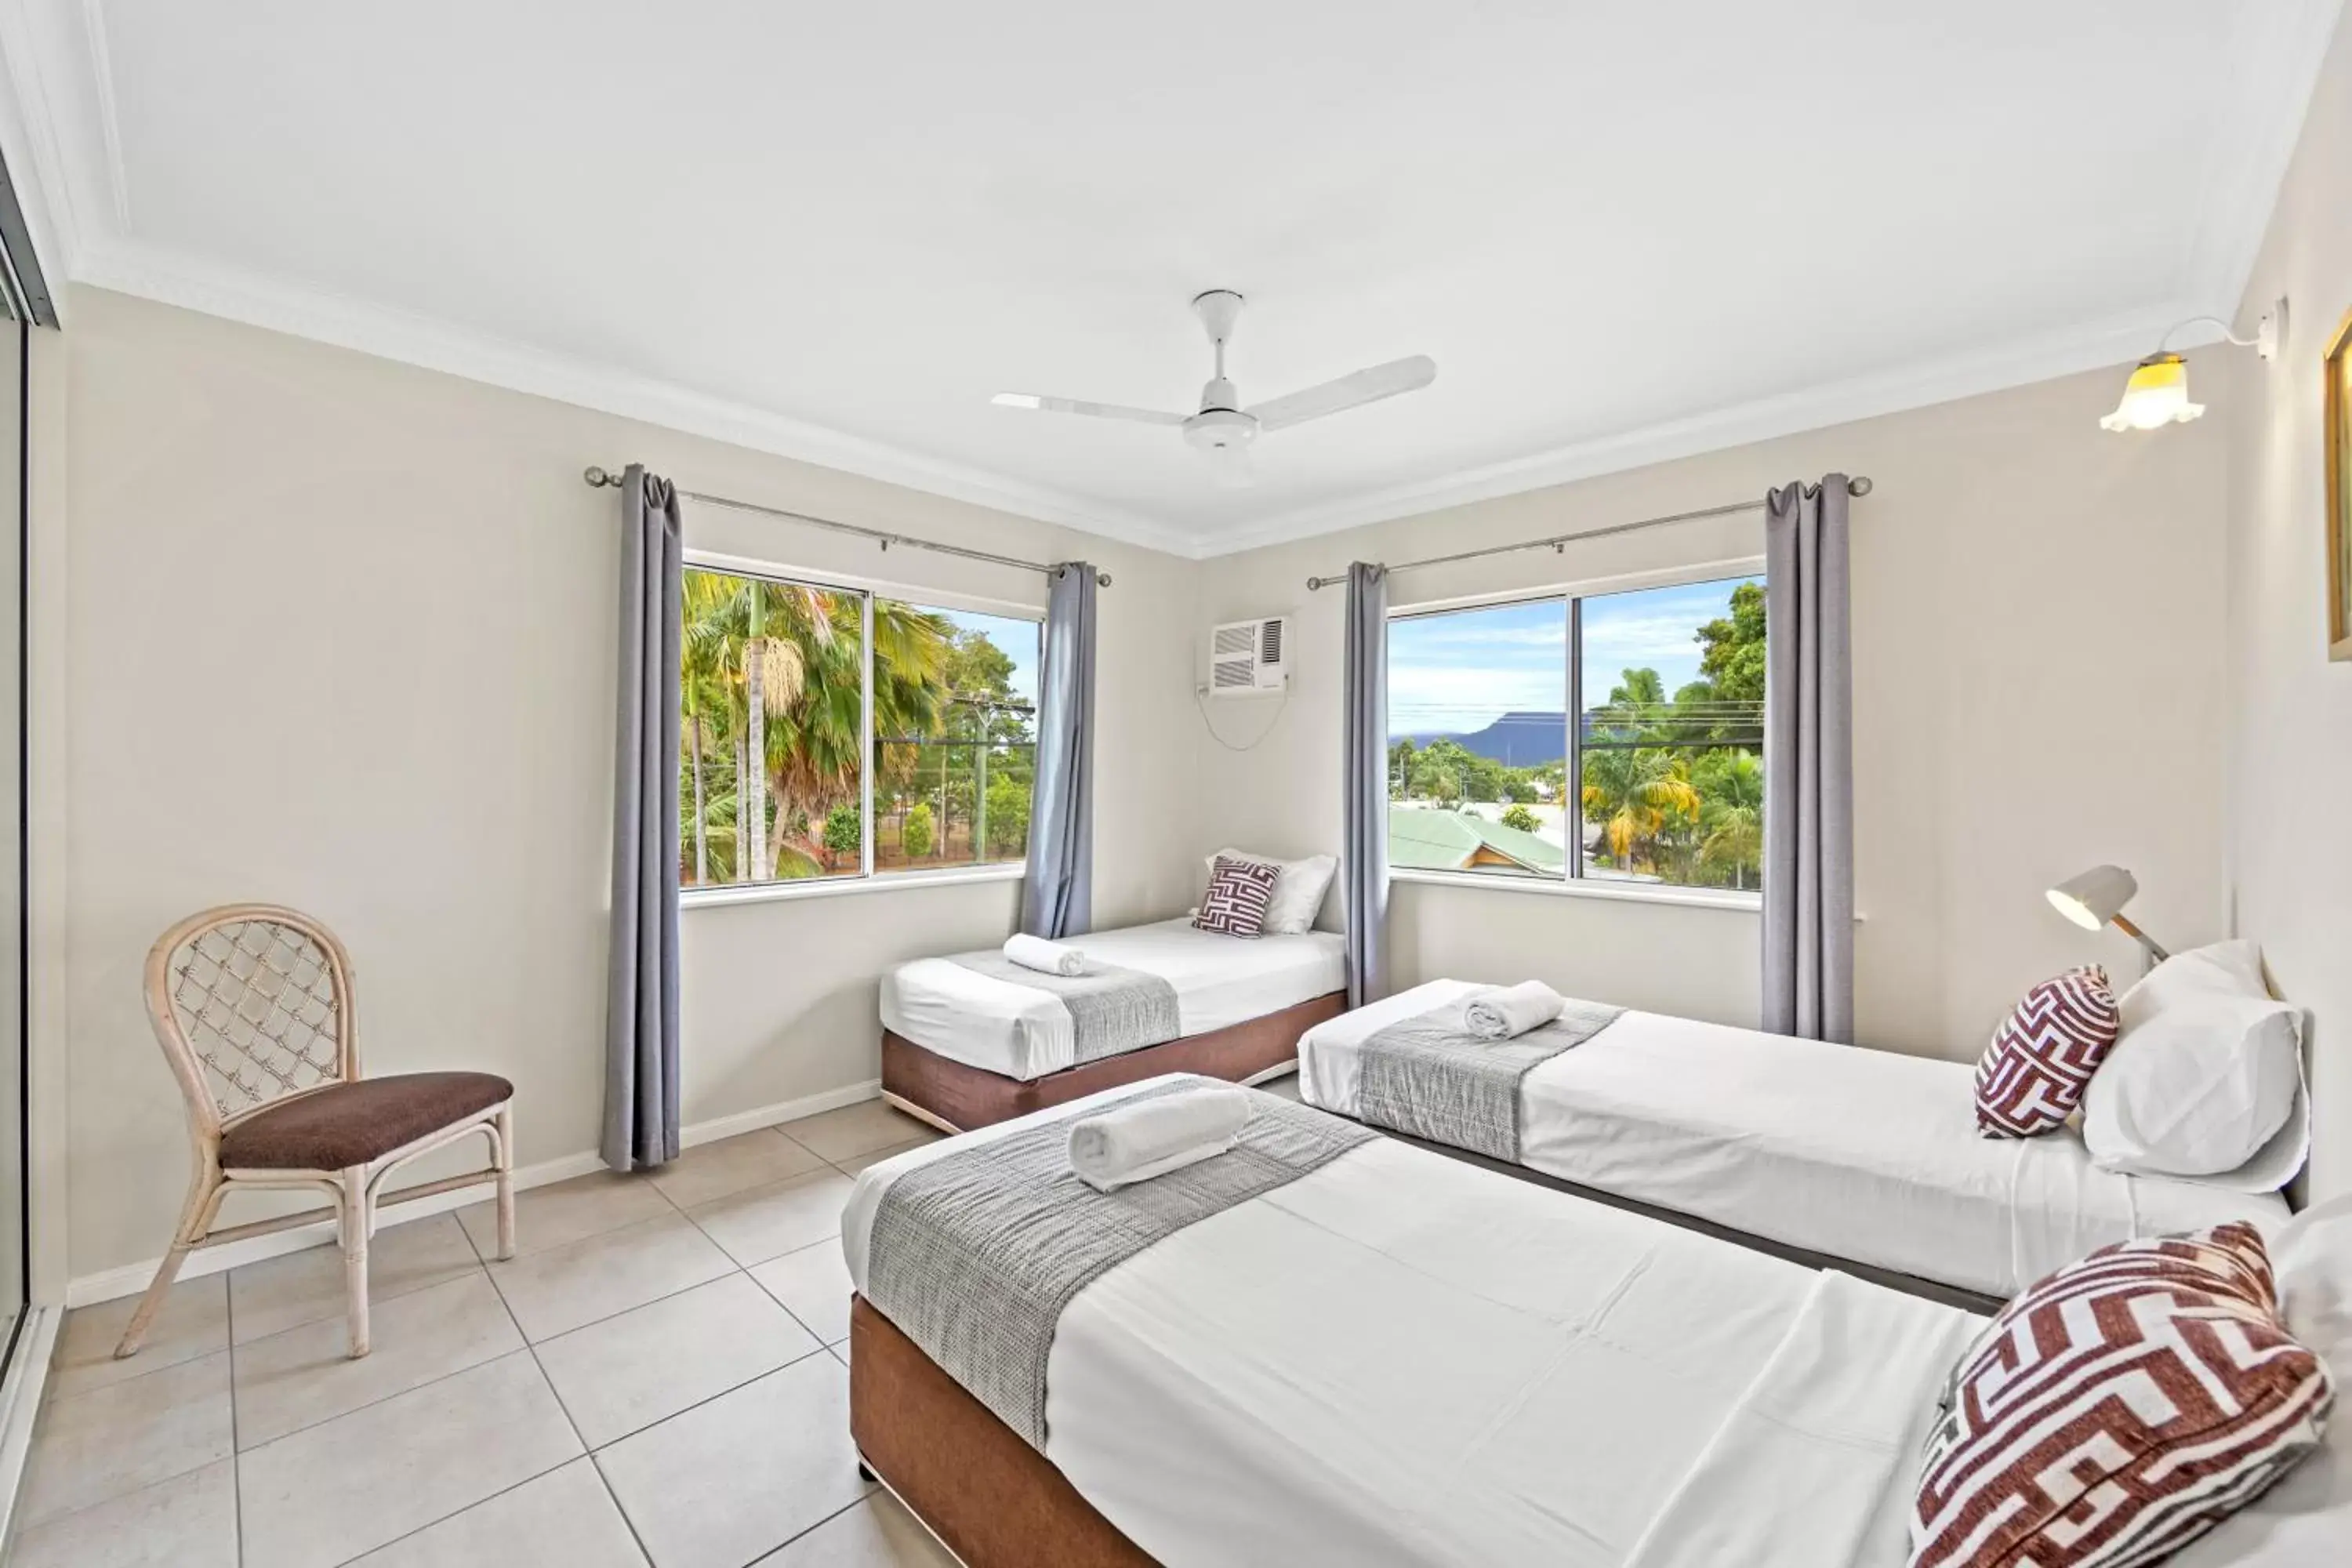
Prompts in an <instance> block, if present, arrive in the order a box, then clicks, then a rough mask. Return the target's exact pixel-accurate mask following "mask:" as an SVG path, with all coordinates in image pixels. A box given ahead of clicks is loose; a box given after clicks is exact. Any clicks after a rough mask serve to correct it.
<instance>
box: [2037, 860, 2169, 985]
mask: <svg viewBox="0 0 2352 1568" xmlns="http://www.w3.org/2000/svg"><path fill="white" fill-rule="evenodd" d="M2138 891H2139V884H2138V883H2137V882H2136V881H2134V880H2133V879H2132V874H2131V873H2130V872H2129V871H2126V870H2125V869H2124V868H2122V867H2121V866H2094V867H2092V868H2090V869H2089V870H2087V871H2085V872H2084V873H2083V874H2082V875H2081V876H2079V877H2069V878H2067V879H2065V880H2064V881H2063V882H2061V883H2059V884H2058V885H2057V886H2056V887H2054V888H2053V889H2050V904H2051V907H2052V908H2053V909H2055V910H2057V911H2058V912H2059V913H2060V914H2062V915H2064V916H2065V917H2066V918H2067V919H2068V920H2070V921H2074V923H2075V924H2076V925H2078V926H2081V927H2082V928H2083V929H2084V931H2096V930H2098V929H2099V928H2100V927H2101V926H2103V925H2107V924H2109V923H2113V925H2114V926H2115V928H2116V930H2117V931H2121V932H2123V933H2124V934H2125V935H2126V936H2127V937H2129V938H2131V939H2132V940H2133V941H2134V942H2137V943H2139V944H2140V946H2142V947H2144V948H2146V949H2147V965H2148V967H2149V968H2151V969H2153V968H2155V967H2156V966H2157V965H2158V964H2159V963H2163V962H2164V961H2165V960H2166V959H2168V958H2169V957H2171V956H2172V955H2171V954H2170V953H2168V952H2165V951H2164V949H2162V948H2160V947H2158V946H2157V945H2156V942H2155V941H2154V940H2153V939H2152V938H2150V937H2149V935H2148V934H2147V932H2146V931H2142V930H2140V929H2139V927H2137V926H2136V925H2134V924H2132V923H2131V921H2127V920H2126V919H2125V918H2124V906H2125V905H2126V904H2127V903H2130V902H2131V901H2132V895H2133V894H2135V893H2137V892H2138Z"/></svg>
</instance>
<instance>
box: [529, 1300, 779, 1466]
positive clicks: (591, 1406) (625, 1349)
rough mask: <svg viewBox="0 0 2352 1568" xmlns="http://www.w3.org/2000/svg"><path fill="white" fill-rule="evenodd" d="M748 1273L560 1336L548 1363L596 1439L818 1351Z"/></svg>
mask: <svg viewBox="0 0 2352 1568" xmlns="http://www.w3.org/2000/svg"><path fill="white" fill-rule="evenodd" d="M819 1348H820V1347H819V1344H818V1342H817V1340H816V1339H815V1338H814V1336H813V1335H811V1334H810V1333H809V1331H807V1330H806V1329H804V1328H803V1327H801V1325H800V1324H799V1323H797V1322H795V1321H793V1317H792V1315H791V1314H790V1313H788V1312H786V1311H785V1310H783V1309H782V1307H779V1306H778V1305H776V1303H775V1302H774V1301H772V1300H769V1298H768V1296H767V1294H766V1293H765V1292H763V1291H762V1290H761V1289H760V1288H759V1287H758V1286H757V1285H754V1284H753V1283H751V1280H749V1279H745V1278H744V1277H743V1276H742V1275H741V1274H729V1275H727V1276H725V1277H724V1278H722V1279H714V1280H712V1281H711V1282H710V1283H709V1284H708V1285H698V1286H696V1287H695V1288H694V1289H691V1290H688V1291H685V1292H683V1293H681V1294H679V1295H676V1296H671V1297H669V1298H667V1299H666V1300H659V1301H655V1302H653V1303H651V1304H650V1305H647V1306H643V1307H639V1308H637V1309H636V1310H634V1311H628V1312H624V1313H622V1314H621V1315H620V1316H619V1317H616V1318H607V1319H605V1320H604V1321H603V1322H601V1323H592V1324H590V1325H589V1326H588V1327H586V1328H584V1329H580V1330H577V1331H574V1332H572V1333H568V1334H562V1335H559V1336H558V1337H556V1338H554V1339H551V1340H549V1341H547V1342H545V1343H543V1344H541V1346H540V1347H539V1364H540V1366H541V1369H542V1370H544V1371H545V1372H546V1373H547V1380H548V1381H549V1382H550V1383H551V1384H554V1385H555V1393H556V1396H557V1397H558V1398H560V1399H562V1401H563V1408H564V1409H565V1410H567V1411H569V1412H570V1413H571V1415H572V1425H573V1426H577V1427H579V1428H580V1436H582V1437H583V1438H585V1439H586V1440H587V1443H588V1446H589V1447H591V1448H601V1447H604V1445H605V1444H607V1443H610V1442H613V1441H614V1440H615V1439H617V1438H621V1437H625V1436H628V1435H629V1434H630V1433H632V1432H635V1431H637V1430H639V1429H640V1428H642V1427H646V1426H652V1425H653V1424H654V1423H655V1422H656V1421H659V1420H661V1419H662V1418H664V1417H665V1416H669V1415H677V1413H678V1412H679V1411H681V1410H684V1409H686V1408H687V1407H688V1406H689V1405H699V1404H701V1403H702V1402H703V1401H704V1400H706V1399H709V1398H713V1397H715V1396H717V1395H719V1394H724V1393H726V1392H727V1391H728V1390H729V1389H730V1388H734V1387H737V1386H739V1385H740V1384H746V1383H749V1382H751V1380H752V1379H753V1378H755V1377H758V1376H760V1375H761V1374H762V1373H770V1372H773V1371H775V1370H776V1369H777V1368H778V1367H780V1366H783V1365H785V1364H786V1363H791V1362H794V1361H798V1360H799V1359H800V1358H801V1357H803V1356H804V1355H808V1354H810V1353H812V1352H814V1351H816V1350H818V1349H819Z"/></svg>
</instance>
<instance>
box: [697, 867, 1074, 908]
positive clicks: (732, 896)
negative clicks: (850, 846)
mask: <svg viewBox="0 0 2352 1568" xmlns="http://www.w3.org/2000/svg"><path fill="white" fill-rule="evenodd" d="M1028 874H1029V868H1027V867H1026V866H1024V865H1023V864H1021V863H1019V862H1017V861H1016V862H1014V863H1013V864H1011V865H1006V866H973V867H970V868H964V869H961V870H955V871H882V872H877V873H876V874H875V875H873V876H871V877H828V878H824V879H814V878H813V879H809V880H806V881H800V882H759V883H754V884H752V885H751V886H750V887H742V888H737V887H718V888H687V889H681V890H680V891H679V893H678V895H677V907H678V908H679V909H681V910H711V909H718V908H720V907H721V906H723V905H727V904H770V903H793V902H796V901H798V900H802V899H833V898H840V897H842V896H843V895H845V894H852V893H887V892H898V891H900V890H902V889H915V888H961V887H966V886H969V885H971V884H972V883H975V882H1017V881H1020V880H1021V879H1023V878H1024V877H1026V876H1027V875H1028Z"/></svg>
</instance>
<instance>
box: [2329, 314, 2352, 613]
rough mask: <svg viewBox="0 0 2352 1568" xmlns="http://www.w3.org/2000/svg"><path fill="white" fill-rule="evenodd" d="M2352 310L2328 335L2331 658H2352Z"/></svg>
mask: <svg viewBox="0 0 2352 1568" xmlns="http://www.w3.org/2000/svg"><path fill="white" fill-rule="evenodd" d="M2347 349H2352V311H2347V312H2345V316H2344V320H2343V321H2339V322H2338V323H2336V335H2335V336H2334V337H2332V338H2330V339H2328V340H2327V358H2326V362H2325V364H2326V369H2325V374H2326V396H2325V398H2324V400H2323V406H2324V408H2325V409H2326V414H2325V418H2326V426H2327V657H2328V658H2331V659H2352V353H2347V352H2346V351H2347Z"/></svg>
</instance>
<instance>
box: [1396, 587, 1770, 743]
mask: <svg viewBox="0 0 2352 1568" xmlns="http://www.w3.org/2000/svg"><path fill="white" fill-rule="evenodd" d="M1747 580H1748V579H1746V578H1744V577H1732V578H1726V579H1724V580H1723V581H1721V582H1715V583H1690V584H1682V585H1679V586H1676V587H1672V588H1643V589H1640V590H1637V591H1635V592H1633V593H1628V594H1606V595H1596V596H1594V597H1591V598H1588V599H1586V600H1585V601H1584V695H1583V700H1582V702H1581V703H1580V706H1582V707H1586V708H1591V707H1593V706H1595V705H1597V704H1599V703H1601V702H1605V701H1607V700H1608V699H1609V689H1610V688H1611V687H1612V686H1614V685H1616V684H1617V682H1618V680H1619V679H1621V675H1622V671H1623V670H1625V669H1627V668H1648V669H1654V670H1656V671H1657V672H1658V674H1659V676H1660V678H1661V679H1663V680H1664V682H1665V688H1666V692H1667V694H1668V695H1669V696H1671V695H1673V693H1674V690H1675V688H1676V687H1678V686H1681V685H1684V684H1685V683H1686V682H1688V681H1691V680H1694V679H1697V677H1698V656H1699V645H1698V643H1697V640H1696V637H1695V634H1696V631H1697V629H1698V627H1699V626H1700V625H1701V624H1702V623H1704V622H1706V621H1711V620H1714V619H1716V618H1717V617H1718V616H1722V615H1724V614H1726V613H1727V611H1728V610H1729V608H1730V605H1731V590H1732V589H1733V588H1734V587H1735V586H1737V585H1738V584H1740V583H1742V582H1745V581H1747ZM1567 644H1568V606H1567V605H1566V604H1565V603H1563V602H1562V601H1560V600H1557V599H1554V600H1550V601H1549V602H1538V603H1533V604H1524V605H1495V606H1494V607H1492V608H1490V609H1484V610H1465V611H1461V612H1457V613H1454V614H1451V615H1440V616H1412V617H1409V618H1406V619H1402V620H1396V621H1391V623H1389V732H1390V733H1391V734H1405V733H1428V732H1446V733H1456V734H1461V733H1467V732H1469V731H1474V730H1480V729H1484V728H1485V727H1486V725H1487V724H1488V723H1490V722H1491V721H1494V720H1495V719H1496V718H1497V717H1499V716H1500V715H1502V714H1504V713H1507V712H1512V711H1515V710H1536V711H1541V712H1549V713H1557V712H1559V711H1560V710H1562V709H1563V708H1565V707H1566V706H1567V703H1566V701H1565V700H1564V695H1565V693H1566V690H1567V687H1568V662H1567V661H1568V655H1567Z"/></svg>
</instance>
